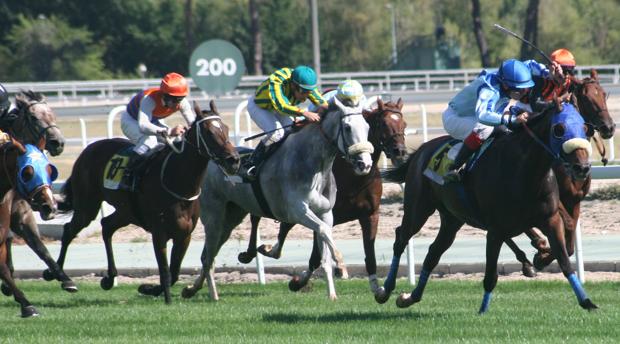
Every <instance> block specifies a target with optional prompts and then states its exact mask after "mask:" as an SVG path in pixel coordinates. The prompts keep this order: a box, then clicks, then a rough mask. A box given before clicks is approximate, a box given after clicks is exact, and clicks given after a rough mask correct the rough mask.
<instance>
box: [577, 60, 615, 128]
mask: <svg viewBox="0 0 620 344" xmlns="http://www.w3.org/2000/svg"><path fill="white" fill-rule="evenodd" d="M571 84H572V87H571V91H572V92H573V93H574V95H575V98H576V100H577V101H576V103H577V106H578V107H579V112H581V114H582V115H583V117H584V118H585V120H586V122H587V123H591V124H592V126H593V127H594V129H596V130H598V132H599V133H600V134H601V137H603V138H604V139H609V138H611V137H612V136H614V131H615V130H616V124H615V123H614V120H613V118H611V116H610V115H609V110H608V109H607V93H606V92H605V90H604V89H603V88H602V87H601V84H600V83H599V79H598V73H597V72H596V70H595V69H592V70H591V71H590V77H587V78H585V79H583V80H579V79H577V78H575V77H571Z"/></svg>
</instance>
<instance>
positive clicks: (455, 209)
mask: <svg viewBox="0 0 620 344" xmlns="http://www.w3.org/2000/svg"><path fill="white" fill-rule="evenodd" d="M556 103H557V104H556V106H555V107H553V108H549V109H547V110H545V111H543V112H542V113H540V114H539V115H534V116H532V117H531V118H530V120H528V123H527V125H524V126H523V127H522V128H517V129H515V130H516V131H515V132H514V133H513V134H510V135H504V136H500V137H497V138H495V140H494V142H493V143H492V144H491V145H490V146H489V148H488V149H487V150H486V151H485V152H484V153H483V154H482V156H480V157H479V158H478V160H477V161H476V162H475V167H474V168H473V169H472V170H471V171H469V172H468V173H466V174H465V177H464V180H463V183H462V184H461V183H448V184H445V185H443V186H441V185H439V184H436V183H434V182H432V181H431V180H430V178H425V176H424V174H423V171H424V170H425V169H426V167H427V165H428V163H429V161H430V159H431V157H432V156H433V155H434V154H435V152H436V151H437V149H438V148H440V147H442V146H443V144H445V143H446V142H449V141H451V140H453V139H452V138H450V137H449V136H443V137H440V138H437V139H434V140H432V141H429V142H427V143H425V144H423V145H422V146H421V147H420V148H419V149H418V150H417V151H416V152H415V153H414V154H412V155H411V156H410V158H409V162H408V164H405V165H402V166H400V167H397V168H395V169H392V170H389V171H388V172H386V173H385V175H384V177H386V179H388V180H390V181H395V182H403V181H405V180H406V182H407V183H406V187H405V194H404V211H405V213H404V216H403V219H402V223H401V226H400V227H398V228H397V230H396V239H395V241H394V247H393V249H394V256H393V258H392V264H391V266H390V270H389V273H388V276H387V278H386V280H385V283H384V286H383V287H382V288H380V290H379V292H378V293H376V294H375V299H376V301H377V302H379V303H384V302H386V301H387V300H388V298H389V295H390V293H391V292H392V290H394V287H395V281H396V274H397V271H398V266H399V262H400V256H401V254H402V252H403V250H404V249H405V247H406V246H407V241H408V240H409V238H411V237H412V236H413V235H415V234H416V233H417V232H418V231H419V230H420V229H421V228H422V226H423V225H424V223H425V222H426V220H427V219H428V217H429V216H430V215H431V214H432V213H433V212H434V211H435V210H438V211H439V214H440V218H441V225H440V228H439V233H438V234H437V237H436V238H435V240H434V241H433V243H432V244H431V246H430V247H429V252H428V254H427V255H426V258H425V259H424V263H423V266H422V271H421V273H420V278H419V282H418V285H417V286H416V288H415V289H414V290H413V292H412V293H411V294H408V293H403V294H401V295H400V297H399V298H398V299H397V301H396V304H397V306H399V307H408V306H410V305H411V304H413V303H416V302H419V301H420V300H421V299H422V294H423V292H424V288H425V286H426V283H427V282H428V278H429V276H430V273H431V271H432V270H433V269H434V268H435V266H437V264H438V263H439V259H440V257H441V255H442V254H443V253H444V252H445V251H446V250H447V249H448V248H449V247H450V246H451V245H452V242H453V241H454V238H455V236H456V233H457V231H458V230H459V229H460V228H461V226H462V225H463V224H464V223H465V222H467V223H468V224H470V225H472V226H475V227H478V228H483V229H485V230H487V246H486V268H485V276H484V282H483V285H484V290H485V293H484V297H483V301H482V304H481V307H480V310H479V312H480V313H485V312H486V311H487V310H488V308H489V305H490V302H491V292H492V291H493V289H494V288H495V285H496V284H497V260H498V257H499V251H500V248H501V246H502V243H503V242H504V240H505V239H506V238H510V237H513V236H515V235H518V234H520V233H523V232H524V231H525V230H527V229H529V228H532V227H537V228H539V229H541V230H542V231H543V233H544V234H545V235H546V236H547V237H548V238H549V241H550V244H551V250H552V251H553V254H554V256H556V257H557V258H558V262H559V265H560V268H561V270H562V272H563V273H564V276H566V278H567V279H568V280H569V282H570V284H571V286H572V287H573V290H574V292H575V294H576V295H577V299H578V301H579V304H580V305H581V307H583V308H585V309H594V308H597V307H596V305H595V304H594V303H592V301H590V299H589V298H588V297H587V295H586V293H585V291H584V289H583V287H582V285H581V282H579V279H578V278H577V277H576V275H575V272H574V270H573V269H572V267H571V263H570V260H569V258H568V253H567V251H566V244H565V239H564V223H563V221H562V218H561V216H560V213H559V210H558V207H559V202H560V201H559V191H558V184H557V181H556V178H555V175H554V174H553V171H552V170H551V166H552V164H553V162H554V161H556V160H558V159H559V160H561V161H563V162H564V163H566V164H568V165H569V168H568V171H570V173H571V174H572V175H574V176H575V178H577V179H581V180H583V179H585V178H586V177H587V176H588V175H589V173H590V171H591V166H590V163H589V161H588V157H589V152H590V150H591V149H592V148H591V146H590V144H589V142H588V141H587V140H586V139H585V137H586V135H585V131H586V128H585V124H584V122H583V118H582V117H581V115H579V113H578V112H577V111H576V110H575V108H574V106H573V105H571V104H560V102H559V100H557V99H556Z"/></svg>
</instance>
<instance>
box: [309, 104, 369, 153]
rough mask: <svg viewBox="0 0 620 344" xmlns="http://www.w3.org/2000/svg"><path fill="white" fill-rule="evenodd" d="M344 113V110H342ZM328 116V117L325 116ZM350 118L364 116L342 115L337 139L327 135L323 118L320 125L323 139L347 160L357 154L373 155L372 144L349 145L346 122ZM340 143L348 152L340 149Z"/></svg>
mask: <svg viewBox="0 0 620 344" xmlns="http://www.w3.org/2000/svg"><path fill="white" fill-rule="evenodd" d="M340 111H342V110H340ZM325 116H327V115H325ZM350 116H363V115H362V113H361V112H359V113H357V112H353V113H348V114H342V115H341V116H340V119H339V122H338V132H337V134H336V139H332V138H331V137H329V136H328V135H327V133H326V132H325V130H324V129H323V123H324V120H323V118H321V122H320V123H319V130H320V132H321V134H323V137H324V138H325V140H327V142H328V143H329V144H331V145H332V146H333V147H335V149H336V151H337V152H338V153H340V155H341V156H342V157H344V158H345V159H346V160H351V156H352V155H355V154H359V153H366V152H368V153H370V154H372V152H373V151H374V148H373V146H372V144H370V143H369V142H367V141H366V142H359V143H352V144H349V143H348V142H347V138H346V136H345V135H344V129H343V127H344V120H345V118H347V117H350ZM340 141H342V143H343V147H347V148H346V151H345V152H343V151H342V150H341V149H340V146H339V145H338V143H340Z"/></svg>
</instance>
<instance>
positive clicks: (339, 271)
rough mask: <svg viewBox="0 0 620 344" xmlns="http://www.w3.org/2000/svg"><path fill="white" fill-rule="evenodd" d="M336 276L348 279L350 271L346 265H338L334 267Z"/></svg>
mask: <svg viewBox="0 0 620 344" xmlns="http://www.w3.org/2000/svg"><path fill="white" fill-rule="evenodd" d="M334 276H336V278H340V279H343V280H346V279H349V271H348V270H347V267H346V266H341V267H338V266H337V267H336V268H335V269H334Z"/></svg>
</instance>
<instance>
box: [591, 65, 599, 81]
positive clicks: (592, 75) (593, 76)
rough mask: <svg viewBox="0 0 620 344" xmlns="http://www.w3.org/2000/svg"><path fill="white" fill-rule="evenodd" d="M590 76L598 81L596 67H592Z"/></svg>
mask: <svg viewBox="0 0 620 344" xmlns="http://www.w3.org/2000/svg"><path fill="white" fill-rule="evenodd" d="M590 77H591V78H592V79H594V80H596V81H598V72H597V71H596V69H594V68H592V69H590Z"/></svg>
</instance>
